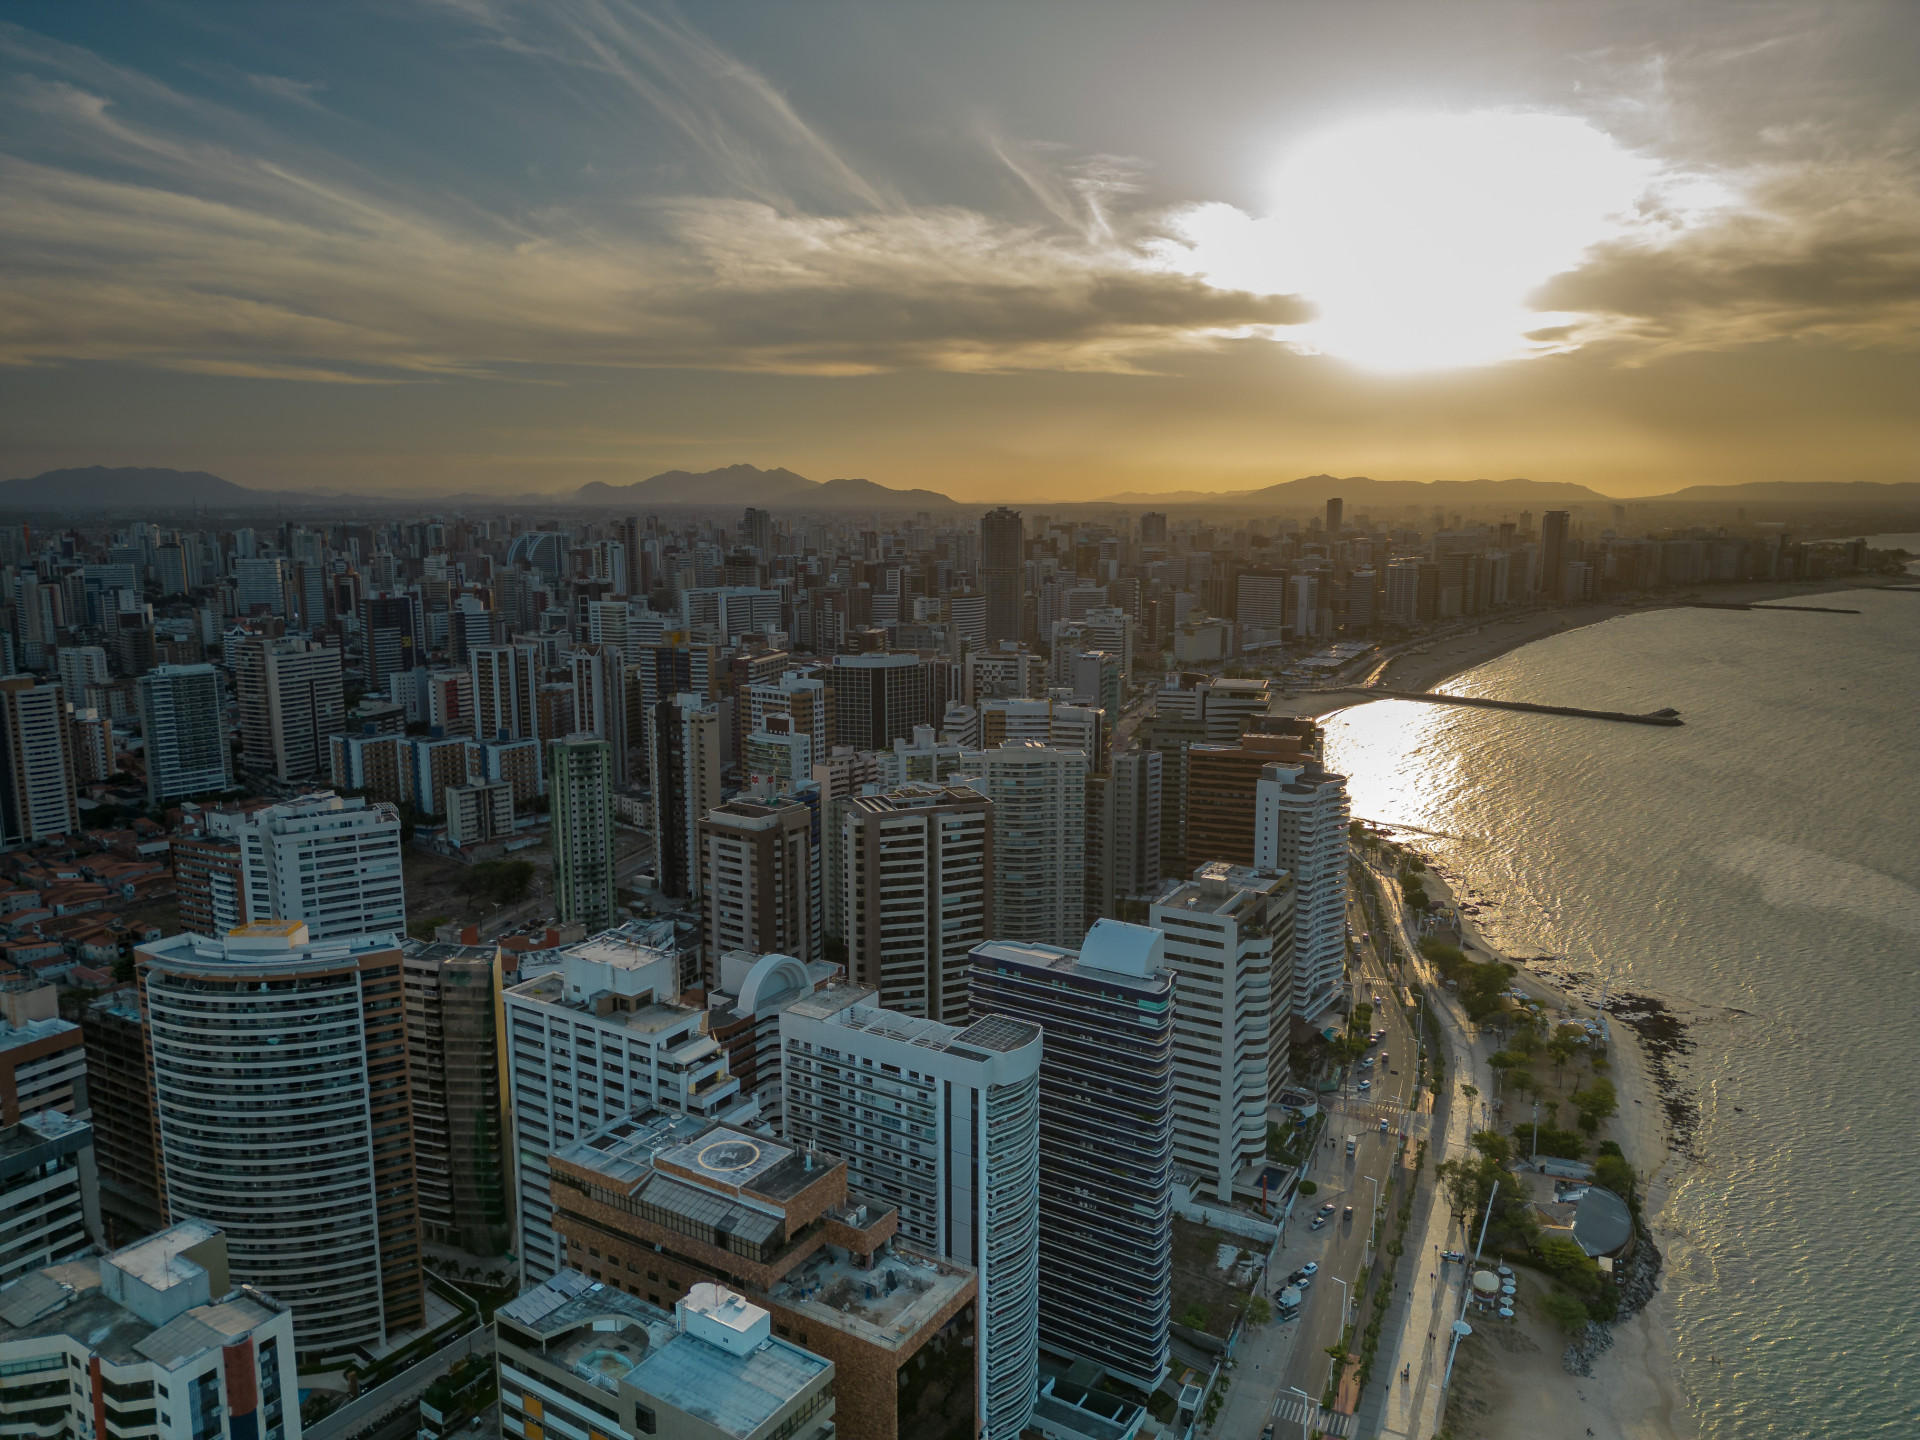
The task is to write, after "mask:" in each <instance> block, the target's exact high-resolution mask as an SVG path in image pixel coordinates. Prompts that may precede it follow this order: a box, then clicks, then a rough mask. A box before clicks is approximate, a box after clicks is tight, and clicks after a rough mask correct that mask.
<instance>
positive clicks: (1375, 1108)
mask: <svg viewBox="0 0 1920 1440" xmlns="http://www.w3.org/2000/svg"><path fill="white" fill-rule="evenodd" d="M1349 923H1350V924H1351V925H1352V926H1353V929H1354V932H1355V933H1356V934H1362V935H1363V934H1365V933H1366V932H1367V930H1368V926H1369V924H1370V922H1369V921H1368V919H1367V917H1366V915H1365V913H1364V911H1362V910H1361V909H1360V908H1359V906H1358V903H1357V901H1356V902H1355V904H1354V905H1353V906H1352V908H1351V910H1350V914H1349ZM1353 973H1354V986H1355V996H1356V998H1357V999H1359V1000H1363V1001H1367V1002H1368V1003H1371V997H1372V996H1373V995H1374V994H1376V993H1377V994H1379V995H1380V996H1381V998H1382V1000H1383V1002H1385V1003H1383V1004H1381V1005H1379V1006H1377V1007H1376V1008H1375V1017H1376V1018H1375V1020H1374V1022H1373V1023H1374V1028H1375V1029H1384V1030H1385V1031H1386V1032H1387V1033H1386V1036H1385V1038H1384V1039H1383V1040H1382V1041H1381V1047H1380V1049H1379V1050H1377V1051H1376V1052H1374V1053H1375V1054H1376V1055H1377V1054H1380V1053H1385V1054H1386V1055H1388V1056H1389V1057H1390V1059H1389V1062H1388V1064H1387V1065H1386V1067H1385V1068H1384V1069H1383V1068H1382V1067H1381V1066H1380V1065H1379V1064H1377V1063H1376V1064H1375V1065H1374V1066H1373V1067H1372V1068H1371V1069H1364V1070H1356V1071H1355V1072H1353V1074H1352V1075H1351V1076H1350V1077H1349V1085H1348V1088H1346V1089H1345V1090H1343V1091H1341V1092H1339V1093H1337V1094H1334V1095H1330V1096H1327V1097H1325V1098H1324V1099H1323V1101H1322V1103H1323V1104H1324V1105H1325V1106H1326V1108H1327V1124H1326V1127H1325V1129H1324V1131H1323V1132H1322V1136H1321V1141H1320V1146H1319V1148H1318V1149H1317V1150H1316V1151H1315V1153H1314V1156H1313V1158H1312V1161H1311V1162H1310V1165H1309V1168H1308V1171H1307V1178H1308V1179H1309V1180H1311V1181H1312V1182H1313V1183H1314V1185H1315V1187H1316V1191H1315V1193H1314V1194H1313V1195H1311V1196H1303V1197H1301V1198H1299V1199H1298V1200H1296V1201H1295V1202H1294V1213H1293V1216H1292V1218H1291V1219H1289V1221H1288V1222H1287V1224H1286V1226H1285V1228H1284V1229H1283V1230H1282V1232H1281V1236H1280V1241H1279V1244H1278V1246H1277V1247H1276V1248H1275V1250H1274V1252H1273V1254H1272V1257H1271V1259H1270V1261H1269V1265H1268V1274H1269V1276H1270V1279H1271V1284H1270V1286H1269V1287H1268V1291H1269V1294H1272V1295H1277V1294H1278V1293H1279V1290H1280V1287H1281V1285H1282V1284H1283V1282H1284V1281H1285V1278H1286V1277H1287V1276H1288V1275H1290V1274H1291V1273H1293V1271H1295V1270H1297V1269H1298V1268H1300V1267H1301V1266H1303V1265H1305V1264H1306V1263H1307V1262H1308V1261H1313V1262H1314V1263H1316V1264H1318V1265H1319V1267H1320V1270H1319V1273H1318V1274H1316V1275H1315V1276H1313V1278H1312V1279H1311V1280H1310V1281H1309V1282H1308V1285H1307V1289H1306V1294H1305V1297H1304V1300H1303V1303H1302V1305H1301V1307H1300V1316H1299V1318H1298V1319H1297V1320H1293V1321H1288V1322H1280V1321H1276V1322H1274V1323H1273V1324H1272V1325H1269V1326H1267V1327H1265V1330H1264V1331H1259V1330H1256V1331H1254V1332H1252V1333H1251V1334H1250V1335H1248V1336H1247V1337H1246V1339H1245V1340H1243V1341H1242V1343H1241V1346H1240V1349H1239V1352H1238V1356H1237V1359H1238V1368H1237V1370H1236V1374H1235V1384H1234V1387H1233V1389H1232V1390H1231V1391H1229V1392H1228V1398H1227V1403H1226V1405H1225V1406H1223V1407H1222V1410H1221V1415H1220V1419H1219V1421H1218V1422H1216V1424H1215V1425H1214V1434H1216V1435H1219V1436H1223V1437H1228V1440H1251V1437H1253V1436H1256V1435H1258V1433H1259V1431H1260V1429H1261V1427H1262V1426H1264V1425H1265V1424H1267V1423H1268V1421H1270V1420H1271V1421H1272V1422H1273V1423H1274V1424H1275V1426H1276V1430H1275V1434H1276V1440H1278V1437H1282V1436H1285V1435H1286V1434H1287V1433H1288V1429H1287V1427H1288V1426H1290V1425H1297V1424H1299V1423H1300V1420H1301V1418H1302V1417H1301V1410H1302V1408H1303V1402H1302V1401H1301V1400H1300V1398H1299V1396H1298V1395H1296V1394H1294V1393H1293V1391H1294V1389H1295V1388H1297V1389H1299V1390H1303V1391H1305V1392H1306V1393H1307V1394H1308V1395H1310V1396H1312V1397H1313V1400H1314V1407H1313V1409H1312V1410H1311V1411H1309V1412H1308V1415H1307V1417H1306V1418H1307V1419H1308V1420H1309V1422H1310V1423H1311V1424H1312V1425H1314V1426H1317V1427H1319V1428H1322V1429H1325V1430H1326V1431H1327V1432H1328V1433H1330V1434H1335V1435H1341V1436H1347V1435H1351V1434H1352V1433H1353V1429H1352V1425H1353V1422H1352V1417H1349V1416H1336V1415H1331V1414H1323V1413H1321V1412H1320V1411H1319V1409H1318V1402H1319V1399H1320V1396H1321V1394H1322V1393H1323V1392H1324V1391H1325V1389H1326V1387H1327V1384H1328V1381H1329V1379H1330V1377H1331V1374H1332V1365H1333V1362H1332V1360H1331V1359H1330V1358H1329V1357H1328V1355H1327V1353H1326V1352H1327V1347H1328V1346H1330V1345H1333V1344H1334V1343H1336V1342H1337V1341H1338V1340H1339V1338H1340V1334H1341V1330H1342V1328H1343V1319H1342V1313H1341V1312H1342V1310H1343V1308H1345V1307H1346V1306H1347V1305H1349V1304H1350V1303H1351V1301H1352V1299H1353V1297H1355V1296H1357V1294H1358V1286H1357V1284H1356V1282H1357V1281H1358V1280H1359V1278H1360V1277H1361V1275H1362V1273H1363V1272H1364V1271H1365V1269H1366V1265H1367V1260H1368V1249H1369V1246H1368V1241H1369V1238H1370V1237H1369V1233H1368V1232H1369V1219H1370V1217H1371V1215H1372V1212H1373V1207H1374V1203H1375V1196H1376V1195H1378V1196H1379V1197H1380V1198H1381V1200H1382V1202H1384V1201H1385V1199H1386V1194H1387V1180H1388V1172H1389V1170H1390V1169H1391V1167H1392V1165H1393V1163H1394V1157H1395V1154H1396V1152H1397V1150H1398V1147H1399V1137H1400V1134H1401V1132H1402V1130H1403V1129H1405V1130H1408V1131H1410V1132H1411V1133H1412V1134H1413V1136H1414V1138H1415V1139H1418V1138H1420V1137H1421V1136H1422V1135H1423V1134H1424V1132H1425V1124H1426V1120H1425V1117H1424V1116H1420V1115H1418V1114H1410V1113H1409V1106H1410V1105H1411V1104H1412V1102H1413V1099H1414V1051H1415V1042H1414V1034H1413V1030H1412V1028H1411V1027H1410V1025H1409V1024H1408V1021H1407V1018H1406V1015H1405V1013H1404V1011H1403V1010H1402V1009H1401V1007H1400V1006H1399V1005H1398V1004H1396V1003H1393V996H1392V990H1391V988H1390V986H1391V981H1390V980H1389V979H1388V976H1387V969H1386V966H1385V964H1384V962H1382V960H1381V959H1380V958H1379V956H1378V955H1376V954H1375V953H1374V950H1373V947H1372V944H1371V942H1366V941H1363V942H1362V943H1361V944H1360V945H1359V946H1358V960H1357V963H1356V966H1355V969H1354V972H1353ZM1362 1079H1365V1080H1368V1081H1369V1082H1370V1088H1369V1089H1368V1090H1367V1091H1364V1092H1363V1091H1361V1090H1359V1089H1358V1082H1359V1081H1360V1080H1362ZM1383 1119H1384V1120H1386V1121H1387V1125H1388V1130H1387V1133H1385V1134H1382V1133H1381V1130H1380V1122H1381V1120H1383ZM1348 1135H1353V1136H1355V1137H1356V1138H1355V1142H1354V1153H1353V1154H1352V1155H1348V1154H1347V1153H1346V1137H1347V1136H1348ZM1370 1179H1371V1181H1373V1182H1376V1183H1369V1180H1370ZM1324 1204H1332V1205H1334V1206H1336V1207H1338V1208H1336V1210H1335V1211H1334V1213H1333V1215H1332V1217H1331V1218H1330V1219H1329V1220H1328V1222H1327V1223H1326V1224H1325V1225H1323V1226H1322V1227H1321V1228H1320V1229H1318V1230H1315V1229H1313V1228H1312V1225H1311V1218H1312V1216H1313V1214H1314V1212H1315V1211H1316V1210H1317V1209H1318V1208H1319V1207H1320V1206H1321V1205H1324ZM1349 1205H1351V1206H1352V1207H1353V1215H1352V1218H1350V1219H1349V1218H1348V1217H1347V1216H1346V1215H1345V1213H1344V1212H1345V1210H1346V1207H1347V1206H1349ZM1386 1220H1387V1217H1386V1216H1385V1215H1382V1216H1381V1217H1380V1224H1381V1227H1382V1232H1381V1233H1382V1236H1384V1227H1385V1225H1386ZM1341 1281H1344V1282H1345V1289H1344V1290H1343V1288H1342V1285H1341V1284H1340V1283H1339V1282H1341Z"/></svg>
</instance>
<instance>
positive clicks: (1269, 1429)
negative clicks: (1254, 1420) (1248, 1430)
mask: <svg viewBox="0 0 1920 1440" xmlns="http://www.w3.org/2000/svg"><path fill="white" fill-rule="evenodd" d="M1260 1440H1273V1422H1272V1421H1271V1420H1269V1421H1268V1422H1267V1425H1266V1428H1265V1429H1264V1430H1262V1431H1261V1432H1260Z"/></svg>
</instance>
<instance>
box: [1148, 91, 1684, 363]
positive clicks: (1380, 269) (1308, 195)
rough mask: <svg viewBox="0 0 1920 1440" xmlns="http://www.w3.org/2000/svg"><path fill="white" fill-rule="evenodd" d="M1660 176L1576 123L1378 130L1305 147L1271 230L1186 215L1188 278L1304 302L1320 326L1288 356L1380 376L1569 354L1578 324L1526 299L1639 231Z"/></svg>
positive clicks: (1464, 122)
mask: <svg viewBox="0 0 1920 1440" xmlns="http://www.w3.org/2000/svg"><path fill="white" fill-rule="evenodd" d="M1655 173H1656V167H1655V165H1654V164H1653V162H1651V161H1648V160H1645V159H1642V158H1641V157H1639V156H1636V155H1633V154H1631V153H1629V152H1628V151H1626V150H1625V149H1623V148H1621V147H1620V146H1619V145H1618V144H1616V143H1615V142H1614V141H1613V139H1612V138H1611V137H1609V136H1608V135H1606V134H1604V133H1603V132H1601V131H1600V130H1597V129H1595V128H1594V127H1593V126H1592V125H1589V124H1588V123H1587V122H1585V121H1584V120H1579V119H1576V118H1574V117H1572V116H1564V115H1546V114H1537V113H1527V112H1509V111H1489V112H1483V113H1477V114H1464V115H1446V114H1426V115H1411V114H1400V115H1381V116H1375V117H1372V118H1369V119H1365V120H1358V121H1354V122H1351V123H1349V124H1345V125H1341V126H1337V127H1335V128H1333V129H1330V130H1325V131H1321V132H1320V133H1318V134H1316V135H1312V136H1310V137H1308V138H1307V139H1306V140H1304V141H1303V142H1301V144H1299V145H1298V146H1297V147H1296V148H1295V149H1294V150H1293V151H1292V153H1290V154H1289V155H1288V156H1287V157H1286V158H1285V160H1284V162H1283V163H1282V165H1281V167H1280V169H1279V171H1278V173H1277V174H1276V176H1275V178H1274V181H1273V184H1272V186H1271V195H1272V200H1271V207H1272V208H1271V213H1270V214H1268V215H1266V216H1264V217H1257V218H1256V217H1250V216H1247V215H1245V214H1242V213H1241V212H1240V211H1238V210H1235V209H1233V208H1232V207H1230V206H1225V205H1209V206H1202V207H1200V208H1198V209H1196V210H1194V211H1191V212H1189V213H1188V214H1187V215H1186V216H1184V217H1183V219H1182V222H1181V223H1182V230H1183V239H1184V240H1185V242H1186V245H1187V246H1188V247H1190V248H1189V250H1188V253H1187V254H1186V256H1185V257H1183V258H1182V259H1181V260H1180V261H1177V262H1176V263H1180V264H1182V265H1183V268H1188V269H1191V270H1193V271H1194V272H1196V273H1199V274H1202V275H1204V276H1205V277H1206V278H1207V279H1208V280H1209V281H1210V282H1211V283H1213V284H1216V285H1222V286H1229V287H1233V288H1240V289H1250V290H1254V291H1257V292H1260V293H1267V294H1274V293H1293V294H1299V295H1301V296H1303V297H1304V298H1305V299H1306V300H1307V301H1309V302H1310V303H1311V304H1312V305H1313V307H1314V311H1315V317H1316V318H1315V319H1314V320H1313V321H1312V322H1311V323H1310V324H1308V325H1305V326H1301V327H1299V328H1298V329H1297V330H1290V331H1288V332H1287V335H1288V338H1289V339H1291V340H1294V341H1295V342H1296V343H1300V344H1303V345H1305V346H1308V347H1310V348H1313V349H1316V350H1321V351H1325V352H1327V353H1329V354H1333V355H1338V356H1341V357H1343V358H1345V359H1348V360H1351V361H1353V362H1354V363H1356V364H1359V365H1364V366H1366V367H1368V368H1370V369H1378V370H1419V369H1435V368H1443V367H1449V366H1463V365H1484V364H1491V363H1494V362H1497V361H1501V360H1509V359H1515V358H1519V357H1522V356H1526V355H1529V354H1538V353H1541V352H1542V351H1545V350H1551V349H1554V348H1558V347H1559V346H1560V345H1561V344H1562V343H1564V342H1561V341H1558V340H1556V339H1553V338H1550V337H1541V336H1540V332H1542V331H1543V330H1549V329H1553V328H1555V327H1558V326H1560V325H1563V324H1565V323H1566V322H1567V321H1568V320H1569V319H1571V318H1574V317H1568V316H1563V315H1555V314H1551V313H1544V312H1541V311H1538V310H1533V309H1531V308H1530V307H1529V306H1528V304H1527V297H1528V295H1530V294H1531V293H1532V292H1533V291H1534V290H1535V289H1536V288H1537V287H1538V286H1539V285H1540V284H1541V283H1542V282H1543V281H1545V280H1547V279H1548V278H1549V277H1551V276H1553V275H1556V274H1558V273H1560V272H1561V271H1564V270H1566V269H1568V268H1570V267H1571V266H1572V265H1573V264H1575V263H1576V262H1577V261H1578V260H1579V258H1580V256H1581V254H1582V253H1583V252H1584V251H1585V250H1586V249H1587V248H1588V247H1589V246H1591V245H1593V244H1594V243H1595V242H1596V241H1600V240H1603V239H1606V238H1608V237H1609V236H1611V235H1615V234H1619V233H1622V232H1624V231H1625V230H1626V229H1627V228H1629V227H1630V225H1631V223H1632V220H1633V211H1634V209H1635V205H1636V202H1637V201H1638V200H1639V199H1640V198H1641V197H1642V196H1643V195H1644V194H1645V193H1646V192H1647V191H1648V188H1649V186H1650V185H1651V184H1652V183H1653V181H1654V177H1655ZM1530 334H1531V335H1533V336H1535V337H1537V338H1533V339H1529V338H1528V337H1529V335H1530Z"/></svg>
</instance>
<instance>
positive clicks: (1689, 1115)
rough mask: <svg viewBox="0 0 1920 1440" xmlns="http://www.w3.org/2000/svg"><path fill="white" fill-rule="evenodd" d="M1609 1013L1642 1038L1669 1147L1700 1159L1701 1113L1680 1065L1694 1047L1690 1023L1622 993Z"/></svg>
mask: <svg viewBox="0 0 1920 1440" xmlns="http://www.w3.org/2000/svg"><path fill="white" fill-rule="evenodd" d="M1607 1009H1608V1012H1609V1013H1610V1014H1611V1015H1612V1017H1613V1018H1614V1019H1616V1020H1618V1021H1619V1022H1620V1023H1621V1024H1623V1025H1626V1026H1629V1027H1630V1028H1631V1029H1632V1030H1633V1033H1634V1034H1635V1035H1636V1036H1637V1037H1639V1040H1640V1051H1641V1053H1642V1054H1643V1055H1645V1056H1646V1061H1647V1073H1648V1074H1649V1075H1650V1076H1651V1077H1652V1079H1653V1087H1654V1089H1655V1090H1656V1091H1658V1092H1659V1095H1660V1104H1661V1107H1662V1109H1664V1110H1665V1112H1666V1117H1667V1143H1668V1145H1669V1146H1670V1147H1671V1148H1672V1149H1673V1150H1675V1151H1677V1152H1678V1153H1680V1154H1682V1155H1685V1156H1686V1157H1687V1158H1689V1159H1694V1158H1697V1157H1696V1155H1695V1151H1694V1132H1695V1131H1696V1130H1697V1129H1698V1128H1699V1125H1700V1109H1699V1106H1697V1105H1696V1104H1695V1103H1694V1099H1693V1092H1692V1091H1691V1090H1689V1089H1688V1088H1687V1086H1686V1084H1685V1083H1684V1082H1683V1081H1682V1080H1681V1077H1680V1068H1681V1062H1682V1061H1683V1060H1684V1059H1685V1057H1686V1056H1687V1055H1688V1054H1689V1053H1690V1052H1691V1051H1692V1050H1693V1046H1694V1041H1693V1037H1692V1036H1691V1035H1690V1034H1689V1033H1688V1031H1687V1022H1686V1021H1684V1020H1682V1019H1681V1018H1680V1017H1679V1016H1678V1015H1677V1014H1675V1013H1674V1011H1673V1008H1672V1007H1671V1006H1670V1005H1668V1004H1667V1003H1666V1002H1665V1001H1664V1000H1657V999H1655V998H1654V997H1653V996H1651V995H1636V994H1632V993H1628V992H1623V993H1621V994H1617V995H1615V996H1613V998H1612V999H1611V1000H1610V1001H1609V1002H1608V1004H1607Z"/></svg>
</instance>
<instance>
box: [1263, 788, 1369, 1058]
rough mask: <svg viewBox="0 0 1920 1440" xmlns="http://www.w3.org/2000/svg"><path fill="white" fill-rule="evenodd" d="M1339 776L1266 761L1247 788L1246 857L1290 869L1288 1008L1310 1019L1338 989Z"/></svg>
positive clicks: (1342, 829) (1341, 951) (1343, 935)
mask: <svg viewBox="0 0 1920 1440" xmlns="http://www.w3.org/2000/svg"><path fill="white" fill-rule="evenodd" d="M1347 820H1348V815H1347V777H1346V776H1344V775H1331V774H1328V773H1327V772H1326V771H1324V770H1321V769H1320V768H1319V767H1318V766H1317V765H1315V764H1314V763H1313V762H1311V761H1306V762H1301V763H1297V764H1273V765H1268V766H1265V767H1264V768H1263V769H1262V770H1261V771H1260V779H1259V782H1258V784H1257V785H1256V786H1255V787H1254V812H1253V861H1254V864H1255V865H1256V866H1257V867H1261V868H1265V869H1271V870H1285V871H1288V872H1289V873H1291V874H1292V876H1293V885H1294V898H1293V1011H1294V1014H1296V1015H1298V1016H1299V1017H1300V1018H1301V1019H1303V1020H1310V1019H1312V1018H1313V1017H1314V1016H1315V1015H1318V1014H1319V1013H1320V1012H1321V1011H1322V1010H1324V1009H1326V1008H1327V1006H1329V1005H1331V1004H1332V1003H1333V1000H1334V997H1335V996H1336V995H1338V994H1339V993H1340V984H1341V980H1342V978H1343V977H1344V976H1345V974H1346V961H1347Z"/></svg>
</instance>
